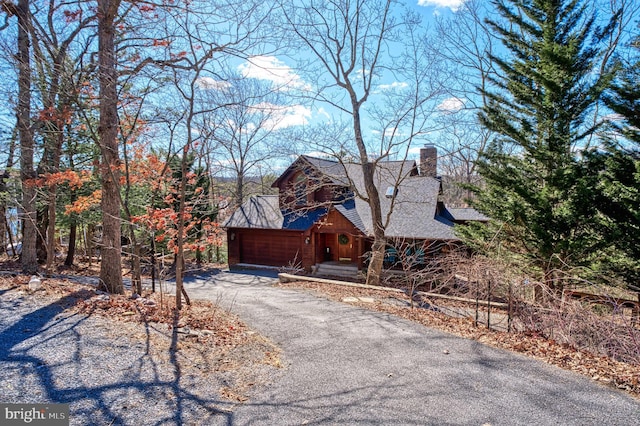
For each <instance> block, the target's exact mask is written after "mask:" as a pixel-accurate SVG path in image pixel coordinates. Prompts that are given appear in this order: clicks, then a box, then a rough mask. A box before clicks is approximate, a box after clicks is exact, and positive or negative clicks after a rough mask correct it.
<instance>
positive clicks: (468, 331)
mask: <svg viewBox="0 0 640 426" xmlns="http://www.w3.org/2000/svg"><path fill="white" fill-rule="evenodd" d="M278 285H279V286H280V287H286V288H296V289H305V290H309V291H312V292H314V293H316V294H318V295H320V296H323V297H326V298H328V299H331V300H334V301H339V302H345V301H344V299H345V298H348V297H352V298H354V297H355V298H358V297H366V298H372V299H373V303H369V302H365V301H360V300H359V301H352V302H346V303H349V304H351V305H355V306H358V307H361V308H365V309H372V310H376V311H379V312H385V313H389V314H392V315H396V316H399V317H402V318H404V319H407V320H409V321H414V322H417V323H420V324H423V325H425V326H428V327H432V328H435V329H438V330H442V331H445V332H448V333H451V334H455V335H457V336H461V337H465V338H468V339H473V340H477V341H479V342H481V343H484V344H487V345H490V346H494V347H497V348H502V349H507V350H510V351H513V352H518V353H522V354H524V355H527V356H531V357H533V358H536V359H539V360H542V361H545V362H547V363H549V364H553V365H556V366H558V367H561V368H564V369H566V370H571V371H574V372H576V373H579V374H583V375H585V376H587V377H590V378H591V379H592V380H595V381H598V382H599V383H602V384H605V385H608V386H611V387H615V388H618V389H621V390H623V391H626V392H628V393H629V394H631V395H632V396H634V397H636V398H639V399H640V365H637V364H628V363H624V362H619V361H615V360H613V359H611V358H608V357H605V356H601V355H596V354H593V353H590V352H586V351H581V350H577V349H575V348H573V347H570V346H568V345H565V344H560V343H558V342H555V341H553V340H548V339H545V338H542V337H540V336H535V335H530V334H526V333H507V332H500V331H494V330H488V329H487V328H486V327H484V326H479V327H475V326H474V323H473V321H472V319H470V318H453V317H451V316H448V315H446V314H443V313H441V312H436V311H434V310H429V309H421V308H414V309H412V308H411V307H409V306H406V303H408V302H409V298H408V297H407V296H406V295H405V294H402V293H396V292H388V291H384V290H370V289H364V288H357V287H347V286H340V285H330V284H322V283H314V282H306V281H296V282H290V283H280V284H278ZM394 299H395V300H397V301H401V302H404V304H405V306H402V304H399V303H393V302H394ZM443 303H444V302H442V301H438V304H443Z"/></svg>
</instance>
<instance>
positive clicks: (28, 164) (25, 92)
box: [16, 0, 38, 274]
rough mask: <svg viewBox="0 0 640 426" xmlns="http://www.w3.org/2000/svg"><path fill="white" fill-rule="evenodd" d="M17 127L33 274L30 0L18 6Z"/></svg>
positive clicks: (26, 263)
mask: <svg viewBox="0 0 640 426" xmlns="http://www.w3.org/2000/svg"><path fill="white" fill-rule="evenodd" d="M17 15H18V54H17V60H18V69H19V76H18V108H17V113H16V116H17V119H18V130H19V132H20V179H21V181H22V206H21V207H20V212H21V216H22V221H23V222H22V223H23V226H22V229H23V230H22V252H21V263H22V271H23V272H24V273H25V274H33V273H36V272H37V271H38V256H37V254H36V236H37V229H36V187H35V184H34V182H33V181H32V180H33V179H34V178H35V177H36V173H35V170H34V168H33V151H34V142H33V129H32V128H31V62H30V42H29V32H30V31H29V30H30V28H31V16H30V11H29V0H19V1H18V8H17Z"/></svg>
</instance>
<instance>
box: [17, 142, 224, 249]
mask: <svg viewBox="0 0 640 426" xmlns="http://www.w3.org/2000/svg"><path fill="white" fill-rule="evenodd" d="M129 148H130V160H129V161H128V162H127V164H124V163H122V164H121V167H120V183H121V185H125V184H127V183H128V184H129V185H131V187H135V188H139V189H140V188H144V192H146V194H147V195H148V196H149V197H150V198H155V199H156V200H158V201H159V202H160V205H162V207H155V206H153V205H147V206H146V207H144V211H143V213H141V214H137V215H133V216H132V217H131V218H130V219H131V222H132V223H134V224H135V225H136V227H137V229H138V230H143V231H146V232H147V233H148V234H151V235H153V236H154V238H155V241H156V242H158V243H161V244H166V247H167V249H168V250H171V251H174V252H177V237H178V221H179V220H180V218H182V220H183V223H184V232H183V240H184V247H185V250H188V251H200V252H204V251H205V250H206V249H207V248H209V247H211V246H219V245H221V244H222V231H221V229H220V226H219V224H218V223H217V222H216V221H215V220H212V219H211V218H210V217H207V215H205V214H202V213H201V211H202V210H203V206H207V205H209V203H210V201H209V200H208V198H209V194H208V191H205V189H204V188H203V187H200V186H196V187H195V188H194V186H195V185H196V182H197V178H198V177H197V175H196V174H195V173H193V172H192V171H190V172H188V173H187V175H186V177H187V184H188V185H190V186H191V187H192V189H191V190H190V192H189V194H188V195H187V197H186V198H187V199H186V201H187V202H186V203H185V207H184V211H183V212H182V213H180V212H179V211H177V210H178V207H177V205H178V201H179V197H180V195H179V193H178V188H179V182H178V181H177V180H176V179H175V178H173V177H172V170H171V169H170V168H169V166H168V165H167V163H166V162H165V161H164V160H163V159H162V158H160V157H159V155H157V154H155V153H153V152H149V151H148V150H146V149H144V147H141V146H130V147H129ZM92 179H94V175H93V174H92V172H91V171H88V170H83V171H72V170H65V171H62V172H57V173H47V174H43V175H41V176H40V177H38V178H37V179H32V180H30V181H29V182H28V184H29V185H34V186H38V187H46V186H52V185H63V184H66V185H68V186H69V188H70V189H71V190H79V189H81V188H82V187H83V186H84V185H85V184H87V183H89V182H91V181H92ZM94 187H95V186H94ZM85 193H86V192H85ZM152 194H155V195H152ZM101 198H102V191H101V190H100V189H97V190H95V191H93V192H91V193H90V194H88V195H81V196H78V197H76V200H75V201H74V202H73V203H71V204H68V205H66V206H65V214H67V215H70V214H82V213H84V212H87V211H89V210H90V209H92V208H96V207H98V206H99V204H100V202H101ZM143 203H144V201H143ZM147 203H148V204H156V205H157V204H158V203H152V202H149V201H147ZM130 207H131V206H130ZM132 214H133V211H132ZM209 216H211V215H209Z"/></svg>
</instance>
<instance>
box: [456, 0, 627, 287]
mask: <svg viewBox="0 0 640 426" xmlns="http://www.w3.org/2000/svg"><path fill="white" fill-rule="evenodd" d="M494 5H495V7H496V8H497V10H498V12H499V13H500V15H501V17H502V18H503V20H502V21H501V22H495V21H488V24H489V25H490V27H491V28H492V30H493V31H495V33H496V34H497V35H498V36H500V38H501V39H502V41H503V44H504V46H505V47H506V49H507V51H509V52H510V56H509V57H508V58H504V59H503V58H499V57H493V58H492V60H493V61H494V62H495V63H496V65H497V66H498V67H499V69H500V70H501V73H500V75H501V77H499V78H496V79H494V80H493V84H494V86H495V87H496V88H497V89H496V90H495V91H487V92H484V94H485V95H486V96H487V99H488V100H489V102H488V104H487V106H486V107H485V108H484V110H483V111H482V112H481V114H480V121H481V123H482V124H483V125H485V126H486V127H487V128H488V129H490V130H492V131H493V132H494V133H495V138H494V139H493V141H492V142H491V143H490V145H489V147H488V149H486V150H485V152H484V153H483V154H482V156H481V158H480V161H479V164H478V170H479V172H480V174H481V175H482V177H483V179H484V185H483V186H482V187H475V188H472V189H473V191H474V192H475V194H476V196H477V198H476V200H475V201H474V202H473V205H474V207H476V208H477V209H478V210H479V211H481V212H482V213H484V214H485V215H487V216H489V217H490V218H491V219H492V221H491V222H490V223H489V224H487V225H485V226H475V227H469V228H466V229H464V230H462V232H461V233H462V236H463V238H464V239H465V240H466V241H467V243H469V244H471V245H472V246H474V247H475V248H477V249H485V250H490V251H494V250H496V249H498V248H499V249H500V250H501V253H502V254H506V253H509V254H510V255H513V258H514V259H516V260H519V261H523V262H524V263H525V264H526V265H527V267H533V268H534V270H536V271H539V272H540V273H541V278H542V279H543V280H544V282H545V283H546V284H547V285H548V286H549V287H552V288H553V287H558V286H559V284H560V282H559V278H558V274H557V273H556V272H557V271H558V270H560V269H566V268H567V267H570V266H576V265H581V264H584V263H586V260H587V259H588V258H589V257H590V255H591V253H592V252H593V250H595V249H597V248H598V247H599V246H600V244H602V241H600V240H598V239H597V238H593V224H592V221H593V217H594V214H595V209H594V207H593V205H591V204H590V203H587V202H586V200H587V197H586V196H585V194H587V193H589V191H590V190H591V188H590V187H589V186H590V185H591V184H592V181H591V180H590V179H587V178H585V177H584V174H585V170H584V164H583V162H582V160H581V158H580V157H579V156H578V155H576V149H579V148H580V147H581V146H584V145H586V138H588V137H589V136H591V135H592V134H593V133H594V132H595V131H596V129H597V128H598V126H597V125H596V124H593V123H591V124H589V123H588V122H587V118H588V117H589V114H590V112H591V111H592V109H593V107H594V105H595V104H596V103H597V102H598V100H599V99H600V98H601V95H602V92H603V89H604V88H605V87H606V86H607V84H608V83H609V82H610V79H611V75H609V74H602V73H600V74H599V73H597V72H594V71H597V70H598V69H600V66H601V65H602V63H601V61H602V60H603V59H602V52H601V49H600V47H599V43H598V41H599V37H601V36H602V35H603V32H600V31H599V30H598V29H597V28H596V25H595V17H594V16H593V14H590V13H589V12H588V10H587V6H586V4H585V2H583V1H581V0H570V1H568V0H498V1H495V2H494ZM613 19H615V17H614V18H613ZM613 19H612V22H613ZM529 272H531V270H530V271H529Z"/></svg>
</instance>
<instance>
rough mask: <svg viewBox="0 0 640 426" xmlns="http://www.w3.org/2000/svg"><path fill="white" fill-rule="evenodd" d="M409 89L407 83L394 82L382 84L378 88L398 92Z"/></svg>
mask: <svg viewBox="0 0 640 426" xmlns="http://www.w3.org/2000/svg"><path fill="white" fill-rule="evenodd" d="M407 87H409V85H408V84H407V83H405V82H401V81H394V82H393V83H391V84H381V85H379V86H378V89H379V90H397V89H405V88H407Z"/></svg>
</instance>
